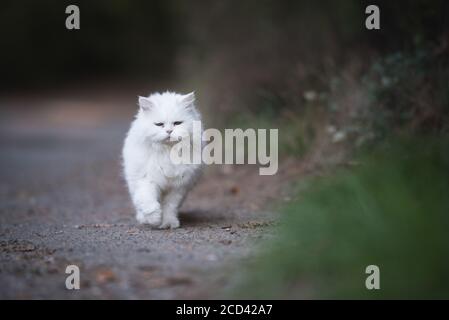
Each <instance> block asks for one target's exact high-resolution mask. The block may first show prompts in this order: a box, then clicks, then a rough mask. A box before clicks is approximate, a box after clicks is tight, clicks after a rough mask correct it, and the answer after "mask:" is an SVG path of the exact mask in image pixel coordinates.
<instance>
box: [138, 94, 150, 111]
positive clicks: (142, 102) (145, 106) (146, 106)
mask: <svg viewBox="0 0 449 320" xmlns="http://www.w3.org/2000/svg"><path fill="white" fill-rule="evenodd" d="M139 107H140V109H142V110H143V111H148V110H150V109H151V108H153V103H152V102H151V101H150V99H148V98H145V97H141V96H139Z"/></svg>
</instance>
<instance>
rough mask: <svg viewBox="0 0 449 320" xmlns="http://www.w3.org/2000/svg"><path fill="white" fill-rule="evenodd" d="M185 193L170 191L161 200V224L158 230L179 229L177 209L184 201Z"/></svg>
mask: <svg viewBox="0 0 449 320" xmlns="http://www.w3.org/2000/svg"><path fill="white" fill-rule="evenodd" d="M184 196H185V191H184V190H182V189H172V190H170V191H169V192H168V193H167V194H166V195H165V196H164V197H163V199H162V224H161V225H160V226H159V228H160V229H168V228H170V229H176V228H179V225H180V223H179V219H178V209H179V207H180V206H181V203H182V200H183V199H184Z"/></svg>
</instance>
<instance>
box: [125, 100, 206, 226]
mask: <svg viewBox="0 0 449 320" xmlns="http://www.w3.org/2000/svg"><path fill="white" fill-rule="evenodd" d="M200 120H201V116H200V113H199V112H198V110H197V108H196V107H195V95H194V93H193V92H192V93H190V94H187V95H181V94H177V93H173V92H164V93H155V94H152V95H150V96H148V97H139V111H138V112H137V115H136V117H135V119H134V121H133V122H132V124H131V128H130V129H129V131H128V134H127V136H126V139H125V144H124V147H123V169H124V175H125V178H126V182H127V184H128V189H129V192H130V195H131V199H132V202H133V204H134V206H135V209H136V218H137V221H138V222H139V223H143V224H149V225H151V226H153V227H158V228H177V227H179V219H178V209H179V207H180V206H181V204H182V201H183V200H184V198H185V196H186V194H187V192H188V191H189V190H190V189H191V188H192V186H193V184H194V183H195V181H196V180H197V178H198V176H199V173H200V169H201V165H198V164H174V163H173V162H172V161H171V160H170V150H171V148H172V146H173V145H174V144H175V143H176V141H177V140H179V139H180V138H185V137H188V136H190V137H191V136H192V122H193V121H200ZM161 124H163V125H161Z"/></svg>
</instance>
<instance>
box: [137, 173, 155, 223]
mask: <svg viewBox="0 0 449 320" xmlns="http://www.w3.org/2000/svg"><path fill="white" fill-rule="evenodd" d="M159 198H160V190H159V188H158V187H157V186H156V185H155V184H154V183H151V182H149V181H145V180H142V181H139V182H138V183H137V185H136V188H135V192H134V195H133V200H134V205H135V207H136V219H137V221H138V222H139V223H142V224H149V225H151V226H153V227H157V226H159V225H160V224H161V222H162V210H161V205H160V203H159Z"/></svg>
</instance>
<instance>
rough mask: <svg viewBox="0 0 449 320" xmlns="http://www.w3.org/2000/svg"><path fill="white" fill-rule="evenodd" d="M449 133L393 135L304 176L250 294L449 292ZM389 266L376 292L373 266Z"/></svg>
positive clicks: (255, 268)
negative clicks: (441, 137)
mask: <svg viewBox="0 0 449 320" xmlns="http://www.w3.org/2000/svg"><path fill="white" fill-rule="evenodd" d="M448 142H449V141H447V140H446V141H438V140H436V139H429V138H428V139H413V140H410V141H407V142H396V143H386V144H384V145H383V146H382V147H378V148H377V149H376V150H375V151H371V152H368V154H365V155H364V156H361V157H359V161H360V165H358V166H357V167H356V168H354V169H342V170H341V171H340V172H339V173H337V174H335V175H334V176H333V177H331V178H329V177H326V178H320V179H318V180H314V181H309V182H307V183H303V184H302V186H301V190H302V191H300V192H299V193H298V199H296V200H295V201H293V202H292V203H291V204H290V205H288V206H287V207H286V208H285V210H284V211H285V212H284V216H283V219H282V223H281V225H280V226H279V229H280V230H279V233H278V234H279V236H278V237H277V238H276V240H275V241H274V242H272V243H269V244H266V243H265V247H267V246H268V248H269V249H265V251H264V253H263V254H262V255H261V257H259V258H258V259H257V261H256V262H255V263H254V264H252V265H251V266H249V267H250V268H249V270H251V271H250V272H248V274H247V275H245V276H244V277H243V278H246V277H247V279H248V280H247V281H246V282H245V284H244V286H242V287H241V288H240V289H241V290H239V291H240V292H243V294H242V295H243V296H244V297H251V298H337V299H340V298H363V299H365V298H367V299H371V298H387V299H390V298H405V299H408V298H449V275H448V272H447V270H449V232H448V231H449V197H448V196H447V194H448V191H449V153H448V150H449V143H448ZM368 265H377V266H379V268H380V287H381V288H380V290H367V289H366V287H365V279H366V277H367V276H368V275H367V274H365V268H366V267H367V266H368Z"/></svg>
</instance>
